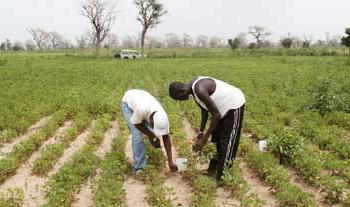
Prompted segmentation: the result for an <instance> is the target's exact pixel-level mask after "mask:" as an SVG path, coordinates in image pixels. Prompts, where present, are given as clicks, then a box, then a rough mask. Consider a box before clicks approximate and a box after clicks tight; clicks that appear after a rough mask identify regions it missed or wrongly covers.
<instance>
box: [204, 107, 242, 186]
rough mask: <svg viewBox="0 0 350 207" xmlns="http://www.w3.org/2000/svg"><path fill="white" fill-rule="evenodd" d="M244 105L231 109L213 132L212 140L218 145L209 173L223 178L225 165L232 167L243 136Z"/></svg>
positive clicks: (217, 177) (218, 178)
mask: <svg viewBox="0 0 350 207" xmlns="http://www.w3.org/2000/svg"><path fill="white" fill-rule="evenodd" d="M243 116H244V105H243V106H241V107H240V108H237V109H231V110H229V111H228V112H227V114H226V115H225V116H224V117H223V118H222V119H221V120H220V121H219V123H218V125H217V126H216V128H215V129H214V131H213V133H212V138H211V142H213V143H214V144H215V145H216V149H217V155H216V157H214V158H213V159H212V160H210V164H209V169H208V173H209V175H213V176H214V175H215V178H216V179H217V180H220V179H221V176H222V174H223V171H224V168H225V167H231V166H230V164H231V163H232V160H233V159H235V158H236V155H237V150H238V145H239V140H240V136H241V129H242V122H243Z"/></svg>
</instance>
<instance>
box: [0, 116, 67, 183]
mask: <svg viewBox="0 0 350 207" xmlns="http://www.w3.org/2000/svg"><path fill="white" fill-rule="evenodd" d="M66 118H67V112H66V111H64V110H60V111H57V112H55V113H54V114H53V115H52V117H51V118H50V120H49V121H48V122H47V123H46V125H45V126H44V127H42V128H41V129H40V130H39V131H38V132H37V133H35V134H34V135H32V136H30V137H28V138H27V139H25V140H23V141H21V142H20V143H18V144H16V145H15V146H14V147H13V150H12V151H11V152H10V153H9V154H7V156H6V157H5V158H3V159H2V160H0V183H3V182H4V181H5V179H6V178H8V177H9V176H11V175H13V174H14V173H16V170H17V169H18V168H19V167H20V166H21V164H22V163H23V162H24V161H26V160H27V159H28V158H29V157H30V156H31V154H32V153H33V152H35V151H36V150H38V149H39V147H40V146H41V145H42V143H43V142H45V141H46V140H47V139H48V138H49V137H51V136H53V135H54V134H55V132H56V130H57V129H58V128H59V126H61V125H62V124H63V122H64V121H65V120H66Z"/></svg>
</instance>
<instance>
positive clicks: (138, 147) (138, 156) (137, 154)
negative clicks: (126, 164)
mask: <svg viewBox="0 0 350 207" xmlns="http://www.w3.org/2000/svg"><path fill="white" fill-rule="evenodd" d="M122 110H123V114H124V118H125V120H126V123H127V125H128V127H129V129H130V132H131V147H132V155H133V160H134V170H135V171H137V170H140V169H142V168H144V166H145V165H146V162H147V160H146V153H145V146H144V144H143V141H142V138H143V134H142V132H140V131H139V130H138V129H136V127H135V126H134V125H133V124H132V123H131V122H130V118H131V116H132V113H133V111H132V110H131V109H130V108H129V106H128V105H127V104H126V103H124V102H123V103H122Z"/></svg>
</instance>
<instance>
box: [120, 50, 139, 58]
mask: <svg viewBox="0 0 350 207" xmlns="http://www.w3.org/2000/svg"><path fill="white" fill-rule="evenodd" d="M141 57H142V56H141V54H140V53H139V52H138V51H136V50H122V51H120V59H138V58H141Z"/></svg>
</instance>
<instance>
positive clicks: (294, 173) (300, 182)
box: [285, 167, 339, 207]
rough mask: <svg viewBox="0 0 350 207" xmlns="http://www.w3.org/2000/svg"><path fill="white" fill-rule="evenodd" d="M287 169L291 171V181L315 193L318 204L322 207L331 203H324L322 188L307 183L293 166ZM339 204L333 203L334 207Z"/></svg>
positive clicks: (306, 190) (304, 189)
mask: <svg viewBox="0 0 350 207" xmlns="http://www.w3.org/2000/svg"><path fill="white" fill-rule="evenodd" d="M285 169H286V170H287V171H288V172H289V174H290V176H291V182H292V183H294V184H295V185H297V186H298V187H300V189H302V190H303V191H305V192H309V193H311V194H313V195H314V196H315V200H316V204H317V206H320V207H326V206H329V205H326V204H324V203H322V201H323V197H322V195H321V192H320V190H318V189H316V188H314V187H312V186H310V185H308V184H306V183H305V182H304V181H303V180H302V179H301V178H300V177H299V175H298V173H297V171H296V170H295V169H293V168H290V167H285ZM337 206H339V205H337V204H335V205H332V207H337Z"/></svg>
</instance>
